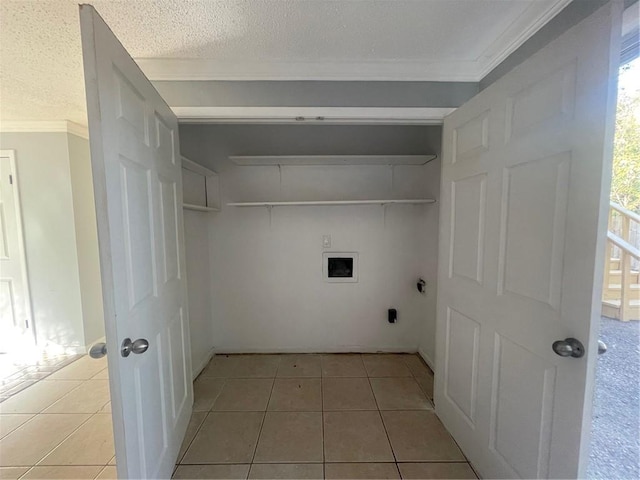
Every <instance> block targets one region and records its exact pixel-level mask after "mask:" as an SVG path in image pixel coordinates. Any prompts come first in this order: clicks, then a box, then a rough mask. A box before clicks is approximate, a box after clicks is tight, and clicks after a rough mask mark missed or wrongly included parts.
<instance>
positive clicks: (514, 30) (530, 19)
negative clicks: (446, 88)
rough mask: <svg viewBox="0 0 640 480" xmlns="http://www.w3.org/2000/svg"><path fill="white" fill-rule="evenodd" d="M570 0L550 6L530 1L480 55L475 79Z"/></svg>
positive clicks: (486, 71)
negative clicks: (521, 12)
mask: <svg viewBox="0 0 640 480" xmlns="http://www.w3.org/2000/svg"><path fill="white" fill-rule="evenodd" d="M571 2H572V0H555V2H554V3H553V5H551V6H550V7H549V6H544V4H543V3H542V2H534V3H532V4H531V5H530V6H529V8H527V9H526V10H525V11H524V13H523V14H522V15H520V16H519V17H518V18H516V19H515V21H514V22H512V23H511V25H509V27H508V28H507V29H506V30H505V31H504V32H503V34H502V35H500V36H499V37H498V38H497V39H496V40H495V42H493V43H492V44H491V45H490V46H489V47H488V48H487V49H486V50H485V52H484V53H483V54H482V55H481V57H480V59H479V63H480V66H479V70H480V77H479V78H478V80H477V81H480V80H482V79H483V78H484V77H485V76H486V75H488V74H489V73H490V72H491V71H492V70H493V69H494V68H496V67H497V66H498V65H500V63H502V62H503V61H504V60H505V59H506V58H507V57H508V56H509V55H511V54H512V53H513V52H515V51H516V50H517V49H518V48H519V47H520V46H521V45H522V44H523V43H524V42H526V41H527V40H529V39H530V38H531V37H533V36H534V35H535V34H536V33H537V32H538V30H540V29H541V28H542V27H544V26H545V25H546V24H547V23H548V22H549V21H550V20H551V19H552V18H553V17H555V16H556V15H557V14H558V13H560V12H561V11H562V9H564V7H566V6H567V5H569V4H570V3H571ZM483 59H484V62H483V61H482V60H483Z"/></svg>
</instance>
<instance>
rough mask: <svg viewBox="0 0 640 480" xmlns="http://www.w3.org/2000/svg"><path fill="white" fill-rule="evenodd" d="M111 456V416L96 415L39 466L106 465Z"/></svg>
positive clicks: (112, 450) (112, 452)
mask: <svg viewBox="0 0 640 480" xmlns="http://www.w3.org/2000/svg"><path fill="white" fill-rule="evenodd" d="M113 454H114V447H113V429H112V426H111V415H107V414H104V413H98V414H96V415H94V416H92V417H91V418H90V419H89V420H88V421H87V422H86V423H85V424H84V425H82V426H81V427H80V428H79V429H78V430H76V431H75V432H73V433H72V434H71V435H69V437H67V439H65V441H64V442H62V443H61V444H60V445H58V446H57V447H56V448H55V450H53V451H52V452H51V453H50V454H49V455H47V456H46V457H44V458H43V459H42V460H41V461H40V463H39V465H106V464H107V462H108V461H109V460H110V459H111V457H113Z"/></svg>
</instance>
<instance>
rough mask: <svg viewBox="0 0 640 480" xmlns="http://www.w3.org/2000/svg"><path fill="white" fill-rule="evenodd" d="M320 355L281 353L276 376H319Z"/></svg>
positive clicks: (320, 370) (320, 373)
mask: <svg viewBox="0 0 640 480" xmlns="http://www.w3.org/2000/svg"><path fill="white" fill-rule="evenodd" d="M321 375H322V368H321V363H320V355H283V356H282V358H281V360H280V366H279V367H278V373H277V376H278V377H295V378H300V377H320V376H321Z"/></svg>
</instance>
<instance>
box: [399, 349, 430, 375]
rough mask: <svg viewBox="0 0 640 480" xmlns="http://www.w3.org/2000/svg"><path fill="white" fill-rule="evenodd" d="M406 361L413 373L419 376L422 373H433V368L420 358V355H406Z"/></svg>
mask: <svg viewBox="0 0 640 480" xmlns="http://www.w3.org/2000/svg"><path fill="white" fill-rule="evenodd" d="M404 363H405V364H406V365H407V367H409V370H411V373H413V375H414V376H416V377H418V376H420V375H431V370H430V369H429V367H428V366H427V364H426V363H424V361H423V360H422V359H421V358H420V356H419V355H417V354H416V355H406V356H405V357H404Z"/></svg>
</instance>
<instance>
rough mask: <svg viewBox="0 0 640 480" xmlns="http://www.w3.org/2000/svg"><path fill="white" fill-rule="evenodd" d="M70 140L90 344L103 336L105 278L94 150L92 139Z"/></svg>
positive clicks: (73, 137) (85, 324)
mask: <svg viewBox="0 0 640 480" xmlns="http://www.w3.org/2000/svg"><path fill="white" fill-rule="evenodd" d="M68 140H69V169H70V172H71V190H72V195H73V215H74V220H75V231H76V246H77V255H78V274H79V277H80V297H81V300H82V320H83V327H84V344H85V345H91V344H93V343H95V342H96V341H97V340H99V339H102V338H103V337H104V310H103V306H102V279H101V277H100V256H99V251H98V227H97V223H96V208H95V200H94V196H93V178H92V175H91V153H90V151H89V140H87V139H85V138H81V137H78V136H76V135H68Z"/></svg>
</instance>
